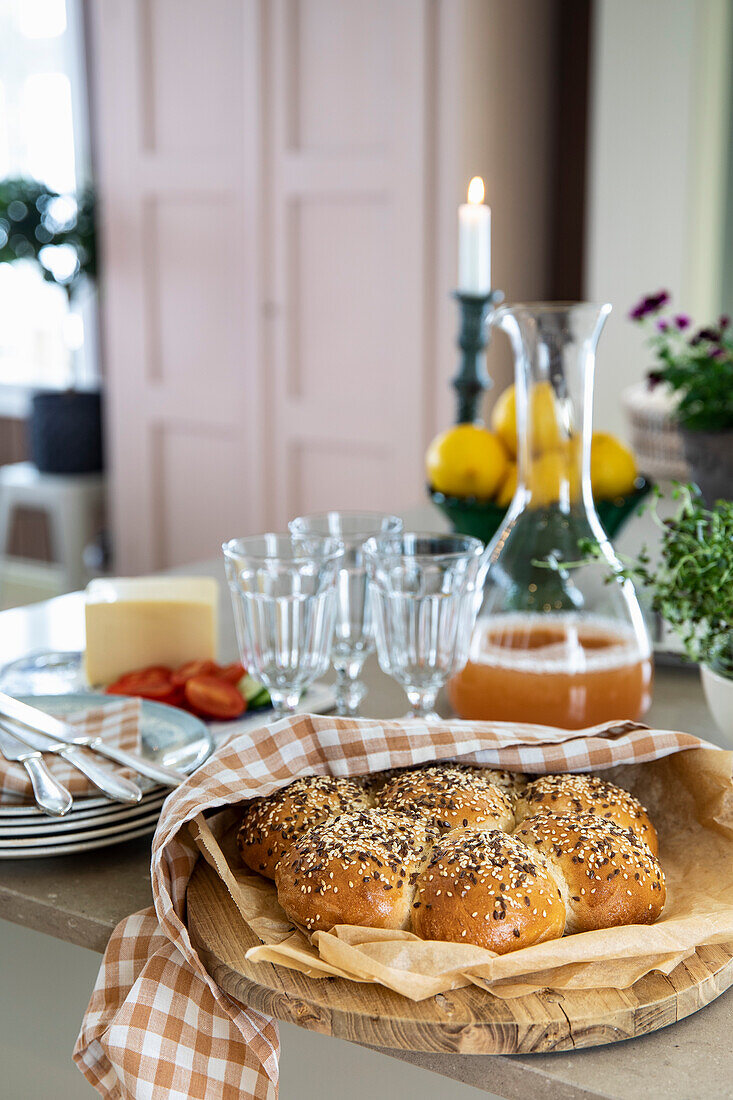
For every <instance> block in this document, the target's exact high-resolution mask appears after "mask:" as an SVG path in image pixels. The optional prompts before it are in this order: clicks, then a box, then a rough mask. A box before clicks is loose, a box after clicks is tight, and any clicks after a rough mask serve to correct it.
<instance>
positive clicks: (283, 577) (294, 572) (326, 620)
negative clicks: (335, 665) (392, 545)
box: [222, 534, 343, 718]
mask: <svg viewBox="0 0 733 1100" xmlns="http://www.w3.org/2000/svg"><path fill="white" fill-rule="evenodd" d="M222 550H223V552H224V560H225V564H226V573H227V581H228V583H229V588H230V591H231V596H232V605H233V608H234V622H235V625H236V630H237V641H238V643H239V652H240V654H241V658H242V663H243V664H244V665H245V667H246V668H247V670H248V671H249V672H250V673H251V674H252V675H253V676H254V677H255V679H257V680H259V681H260V682H261V683H263V684H264V685H265V687H266V688H267V690H268V691H269V693H270V697H271V699H272V705H273V707H274V710H275V716H276V718H284V717H286V716H287V715H288V714H292V713H293V711H294V710H295V708H296V707H297V705H298V703H299V702H300V698H301V695H302V694H303V692H304V691H305V689H306V688H307V687H309V685H310V684H312V683H313V682H314V681H315V680H317V679H318V678H319V677H321V676H323V674H324V672H325V671H326V670H327V668H328V665H329V661H330V656H331V643H332V640H333V628H334V623H335V620H336V600H337V584H338V577H339V570H340V567H341V560H342V557H343V544H342V543H341V542H340V541H339V540H338V539H334V538H318V537H315V536H314V537H306V538H301V537H298V536H295V535H274V534H267V535H259V536H256V537H252V538H243V539H231V540H230V541H229V542H225V543H224V544H223V547H222Z"/></svg>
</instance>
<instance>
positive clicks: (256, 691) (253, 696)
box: [237, 673, 270, 706]
mask: <svg viewBox="0 0 733 1100" xmlns="http://www.w3.org/2000/svg"><path fill="white" fill-rule="evenodd" d="M237 688H238V689H239V691H240V692H241V693H242V695H243V696H244V697H245V699H246V700H247V702H248V703H249V705H250V706H261V705H262V704H261V703H259V702H255V700H257V699H259V697H260V696H261V695H262V694H263V693H264V695H266V696H267V699H268V701H269V698H270V696H269V694H268V692H267V688H265V687H263V686H262V684H260V683H258V682H257V680H255V679H254V678H253V677H252V676H250V675H249V673H247V674H246V675H244V676H243V677H242V679H241V680H240V681H239V683H238V684H237Z"/></svg>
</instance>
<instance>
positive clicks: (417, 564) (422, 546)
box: [364, 534, 484, 718]
mask: <svg viewBox="0 0 733 1100" xmlns="http://www.w3.org/2000/svg"><path fill="white" fill-rule="evenodd" d="M482 553H483V545H482V543H481V542H480V541H479V540H478V539H473V538H467V537H464V536H462V535H423V534H403V535H396V536H386V537H381V538H372V539H369V540H368V541H367V542H366V543H365V545H364V559H365V561H366V566H367V572H368V574H369V581H370V584H371V589H372V600H373V607H374V620H375V627H376V639H377V654H378V657H379V664H380V666H381V667H382V670H383V671H384V672H386V673H387V675H388V676H392V677H393V678H394V679H395V680H397V682H398V683H399V684H401V685H402V687H403V688H404V689H405V692H406V694H407V698H408V700H409V702H410V708H411V709H410V717H412V718H435V717H436V715H435V700H436V698H437V695H438V692H439V691H440V689H441V687H442V686H443V684H444V683H445V682H446V680H447V679H448V677H450V676H453V675H454V674H455V673H457V672H458V671H460V669H462V668H463V666H464V665H465V663H466V661H467V659H468V648H469V644H470V641H471V634H472V632H473V628H474V624H475V621H476V613H477V611H478V605H479V602H480V590H481V584H482V581H483V574H484V565H483V558H482Z"/></svg>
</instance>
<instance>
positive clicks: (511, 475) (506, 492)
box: [496, 462, 517, 508]
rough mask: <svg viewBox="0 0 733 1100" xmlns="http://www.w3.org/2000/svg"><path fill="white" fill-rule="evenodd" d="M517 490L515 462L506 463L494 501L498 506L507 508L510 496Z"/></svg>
mask: <svg viewBox="0 0 733 1100" xmlns="http://www.w3.org/2000/svg"><path fill="white" fill-rule="evenodd" d="M516 491H517V464H516V462H508V463H507V472H506V475H505V477H504V480H503V481H502V483H501V485H500V486H499V491H498V493H497V494H496V503H497V504H498V505H499V507H500V508H508V507H509V505H510V504H511V502H512V497H513V496H514V494H515V493H516Z"/></svg>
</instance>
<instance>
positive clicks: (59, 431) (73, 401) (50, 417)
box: [29, 390, 103, 474]
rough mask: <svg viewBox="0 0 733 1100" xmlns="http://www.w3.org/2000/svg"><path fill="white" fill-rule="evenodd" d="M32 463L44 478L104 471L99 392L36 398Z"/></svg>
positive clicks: (32, 419) (56, 393) (51, 393)
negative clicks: (51, 475) (46, 476)
mask: <svg viewBox="0 0 733 1100" xmlns="http://www.w3.org/2000/svg"><path fill="white" fill-rule="evenodd" d="M29 428H30V453H31V459H32V461H33V462H34V463H35V464H36V466H37V467H38V469H39V470H40V471H41V472H42V473H44V474H96V473H99V472H100V471H101V470H102V466H103V459H102V408H101V398H100V395H99V393H98V392H86V391H84V392H82V391H80V390H65V391H61V392H59V391H57V390H56V391H48V392H42V393H37V394H35V395H34V397H33V403H32V411H31V417H30V425H29Z"/></svg>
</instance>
